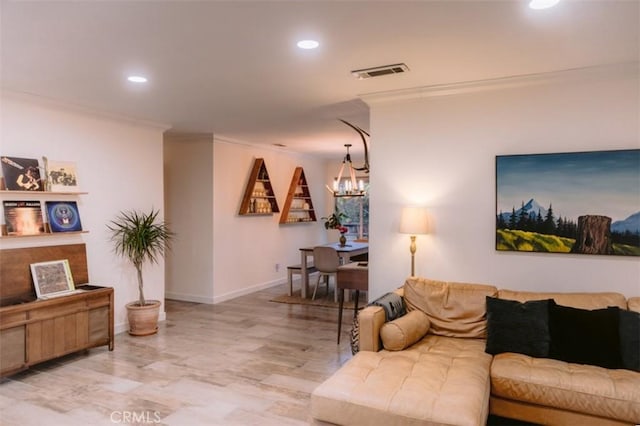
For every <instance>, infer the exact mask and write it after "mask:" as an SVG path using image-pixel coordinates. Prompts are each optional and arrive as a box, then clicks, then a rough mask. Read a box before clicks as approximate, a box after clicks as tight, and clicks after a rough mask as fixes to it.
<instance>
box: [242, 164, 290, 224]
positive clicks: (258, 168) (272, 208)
mask: <svg viewBox="0 0 640 426" xmlns="http://www.w3.org/2000/svg"><path fill="white" fill-rule="evenodd" d="M279 212H280V209H279V208H278V202H277V201H276V196H275V193H274V191H273V187H272V186H271V180H270V179H269V173H268V172H267V167H266V165H265V163H264V159H262V158H256V159H255V161H254V162H253V168H252V169H251V174H250V175H249V181H248V183H247V187H246V189H245V191H244V197H242V203H241V204H240V211H239V212H238V214H239V215H243V216H245V215H254V216H256V215H270V214H273V213H279Z"/></svg>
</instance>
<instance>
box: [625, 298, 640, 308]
mask: <svg viewBox="0 0 640 426" xmlns="http://www.w3.org/2000/svg"><path fill="white" fill-rule="evenodd" d="M627 307H628V308H629V310H630V311H634V312H640V297H637V296H636V297H630V298H629V299H628V300H627Z"/></svg>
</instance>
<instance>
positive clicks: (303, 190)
mask: <svg viewBox="0 0 640 426" xmlns="http://www.w3.org/2000/svg"><path fill="white" fill-rule="evenodd" d="M315 221H316V212H315V210H314V209H313V202H312V201H311V194H310V193H309V185H308V184H307V178H306V177H305V175H304V170H303V169H302V167H296V169H295V171H294V172H293V177H292V178H291V184H290V185H289V192H288V193H287V199H286V201H285V202H284V207H283V208H282V215H280V223H281V224H283V223H308V222H315Z"/></svg>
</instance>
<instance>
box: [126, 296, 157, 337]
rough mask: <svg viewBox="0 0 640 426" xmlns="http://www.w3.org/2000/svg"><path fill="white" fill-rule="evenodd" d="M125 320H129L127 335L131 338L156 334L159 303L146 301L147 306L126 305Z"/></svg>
mask: <svg viewBox="0 0 640 426" xmlns="http://www.w3.org/2000/svg"><path fill="white" fill-rule="evenodd" d="M126 308H127V319H128V320H129V334H131V335H132V336H148V335H150V334H156V333H157V332H158V315H159V313H160V302H159V301H158V300H147V304H146V305H144V306H140V304H139V303H138V302H131V303H127V305H126Z"/></svg>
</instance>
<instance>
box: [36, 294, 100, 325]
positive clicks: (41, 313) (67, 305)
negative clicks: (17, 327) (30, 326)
mask: <svg viewBox="0 0 640 426" xmlns="http://www.w3.org/2000/svg"><path fill="white" fill-rule="evenodd" d="M61 302H62V303H59V304H57V305H54V306H47V308H46V309H45V308H39V309H33V310H31V311H30V312H29V319H30V320H32V321H34V320H42V319H48V318H55V317H60V316H64V315H70V314H74V313H77V312H79V311H86V310H87V302H86V300H84V299H80V300H73V301H61Z"/></svg>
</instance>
